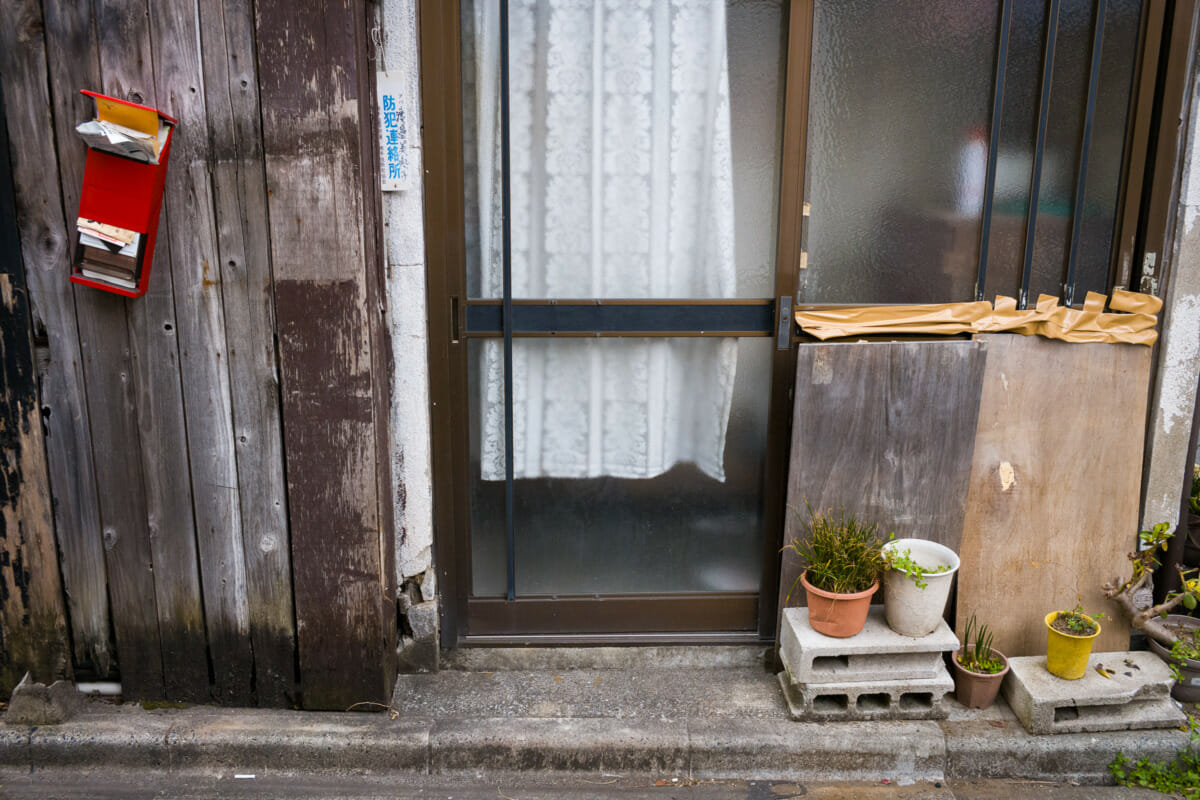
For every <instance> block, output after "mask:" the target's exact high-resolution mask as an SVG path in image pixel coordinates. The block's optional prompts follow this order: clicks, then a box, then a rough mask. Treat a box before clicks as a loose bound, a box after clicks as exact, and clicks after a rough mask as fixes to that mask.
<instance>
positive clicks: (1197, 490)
mask: <svg viewBox="0 0 1200 800" xmlns="http://www.w3.org/2000/svg"><path fill="white" fill-rule="evenodd" d="M1188 508H1190V509H1191V510H1192V513H1193V514H1200V464H1192V493H1191V495H1189V496H1188Z"/></svg>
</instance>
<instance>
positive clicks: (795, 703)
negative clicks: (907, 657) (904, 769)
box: [779, 672, 954, 722]
mask: <svg viewBox="0 0 1200 800" xmlns="http://www.w3.org/2000/svg"><path fill="white" fill-rule="evenodd" d="M779 685H780V686H781V687H782V688H783V696H784V700H785V701H786V702H787V706H788V714H789V715H791V717H792V719H794V720H808V721H812V722H817V721H826V722H855V721H872V720H922V719H945V718H946V716H947V715H948V713H949V712H948V711H947V708H946V704H945V699H946V695H947V694H948V693H949V692H952V691H954V679H953V678H951V677H950V676H949V675H948V674H943V675H942V676H941V677H938V678H921V679H916V680H905V681H863V682H858V681H855V682H848V683H820V684H818V683H810V684H807V685H801V684H797V683H794V682H793V681H791V680H790V679H789V678H788V674H787V673H786V672H781V673H779Z"/></svg>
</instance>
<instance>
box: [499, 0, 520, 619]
mask: <svg viewBox="0 0 1200 800" xmlns="http://www.w3.org/2000/svg"><path fill="white" fill-rule="evenodd" d="M508 118H509V95H508V0H500V205H501V207H500V216H501V226H502V227H501V234H500V235H501V238H502V243H501V254H502V255H501V259H502V262H503V263H502V267H503V272H504V279H503V283H504V286H503V298H504V299H503V306H504V320H503V323H504V555H505V575H506V585H507V597H508V599H509V600H515V599H516V585H517V569H516V536H515V531H514V528H513V386H512V381H513V353H512V339H513V337H512V334H513V320H512V219H511V212H512V184H511V179H510V175H509V172H510V169H509V167H510V158H509V142H510V133H509V119H508Z"/></svg>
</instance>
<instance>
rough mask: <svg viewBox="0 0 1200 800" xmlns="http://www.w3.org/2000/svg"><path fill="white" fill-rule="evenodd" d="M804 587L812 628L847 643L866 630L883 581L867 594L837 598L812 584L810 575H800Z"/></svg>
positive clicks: (840, 595)
mask: <svg viewBox="0 0 1200 800" xmlns="http://www.w3.org/2000/svg"><path fill="white" fill-rule="evenodd" d="M800 583H801V584H802V585H803V586H804V594H805V595H806V596H807V598H808V624H809V625H811V626H812V629H813V630H814V631H816V632H817V633H823V634H825V635H826V636H833V637H835V638H837V639H846V638H848V637H850V636H853V635H854V634H856V633H858V632H859V631H861V630H862V629H863V625H866V624H867V612H868V611H870V609H871V595H873V594H875V592H876V591H877V590H878V589H879V581H875V583H873V584H872V585H871V588H870V589H867V590H866V591H863V592H855V593H854V594H834V593H833V592H827V591H825V590H824V589H818V588H817V587H815V586H813V585H812V584H811V583H809V582H808V572H807V571H805V572H802V573H801V574H800Z"/></svg>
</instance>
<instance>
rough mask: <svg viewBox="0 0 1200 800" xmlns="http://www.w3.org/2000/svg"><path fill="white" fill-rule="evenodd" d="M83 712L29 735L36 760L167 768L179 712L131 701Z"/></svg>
mask: <svg viewBox="0 0 1200 800" xmlns="http://www.w3.org/2000/svg"><path fill="white" fill-rule="evenodd" d="M96 711H99V712H100V713H90V714H80V715H79V716H77V717H75V718H74V719H72V720H70V721H68V722H64V723H63V724H61V725H54V726H51V727H45V728H35V729H34V730H33V732H32V733H31V734H30V737H29V757H30V763H31V764H32V766H33V767H34V768H35V769H37V768H41V767H66V766H80V767H87V766H99V765H105V766H113V767H118V766H120V767H134V768H138V769H165V768H167V767H168V765H169V757H168V754H167V734H168V733H169V732H170V730H171V725H172V724H173V722H174V717H173V716H171V715H170V714H169V713H166V712H153V711H143V710H141V709H137V708H132V707H125V708H122V709H116V710H114V711H113V712H112V713H103V711H102V710H101V709H96Z"/></svg>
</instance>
